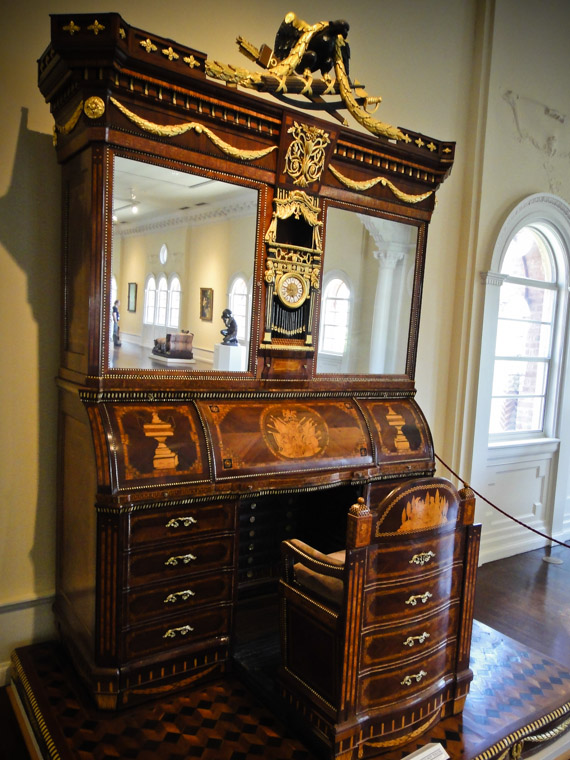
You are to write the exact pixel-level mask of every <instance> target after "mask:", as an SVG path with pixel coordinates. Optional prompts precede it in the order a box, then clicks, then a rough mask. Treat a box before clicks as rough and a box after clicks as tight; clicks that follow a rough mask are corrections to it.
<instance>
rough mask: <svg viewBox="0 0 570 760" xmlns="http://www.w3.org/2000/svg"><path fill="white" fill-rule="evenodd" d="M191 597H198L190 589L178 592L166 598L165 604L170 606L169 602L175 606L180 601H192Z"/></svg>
mask: <svg viewBox="0 0 570 760" xmlns="http://www.w3.org/2000/svg"><path fill="white" fill-rule="evenodd" d="M191 596H196V594H195V593H194V592H193V591H192V590H191V589H189V588H188V589H185V590H184V591H176V592H175V593H174V594H169V595H168V596H167V597H166V599H165V600H164V604H168V603H169V602H172V603H173V604H174V602H177V601H178V599H182V601H183V602H185V601H186V600H187V599H190V597H191Z"/></svg>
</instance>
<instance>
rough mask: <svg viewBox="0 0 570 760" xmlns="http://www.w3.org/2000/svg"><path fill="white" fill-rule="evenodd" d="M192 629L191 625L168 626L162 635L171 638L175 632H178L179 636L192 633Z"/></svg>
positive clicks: (164, 637)
mask: <svg viewBox="0 0 570 760" xmlns="http://www.w3.org/2000/svg"><path fill="white" fill-rule="evenodd" d="M193 630H194V629H193V628H192V626H191V625H183V626H182V627H180V628H169V629H168V630H167V631H166V633H165V634H164V636H163V637H162V638H163V639H173V638H174V637H175V636H176V635H177V634H180V635H181V636H186V635H187V634H189V633H192V631H193Z"/></svg>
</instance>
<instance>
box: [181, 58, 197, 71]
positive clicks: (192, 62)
mask: <svg viewBox="0 0 570 760" xmlns="http://www.w3.org/2000/svg"><path fill="white" fill-rule="evenodd" d="M183 60H184V63H187V64H188V66H190V68H191V69H193V68H194V67H196V66H199V65H200V62H199V61H197V60H196V59H195V58H194V56H193V55H187V56H186V57H185V58H184V59H183Z"/></svg>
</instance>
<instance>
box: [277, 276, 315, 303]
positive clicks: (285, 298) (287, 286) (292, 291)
mask: <svg viewBox="0 0 570 760" xmlns="http://www.w3.org/2000/svg"><path fill="white" fill-rule="evenodd" d="M308 293H309V288H308V285H307V282H306V280H305V279H304V278H303V277H301V275H299V274H296V273H295V272H291V273H289V274H285V275H283V276H282V277H281V279H280V281H279V285H278V286H277V294H278V296H279V298H280V299H281V302H282V303H283V304H284V305H285V306H289V307H290V308H293V309H296V308H297V307H298V306H301V304H302V303H303V302H304V301H305V300H306V298H307V295H308Z"/></svg>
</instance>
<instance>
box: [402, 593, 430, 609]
mask: <svg viewBox="0 0 570 760" xmlns="http://www.w3.org/2000/svg"><path fill="white" fill-rule="evenodd" d="M432 596H433V594H431V593H430V592H429V591H426V592H425V594H416V595H415V596H411V597H410V598H409V599H407V600H406V602H405V604H411V605H412V607H415V606H416V604H417V603H418V599H419V600H420V602H421V603H422V604H425V603H426V602H427V600H428V599H431V598H432Z"/></svg>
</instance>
